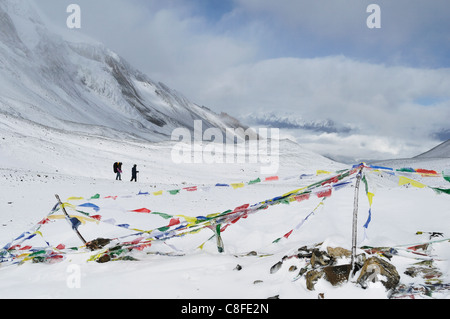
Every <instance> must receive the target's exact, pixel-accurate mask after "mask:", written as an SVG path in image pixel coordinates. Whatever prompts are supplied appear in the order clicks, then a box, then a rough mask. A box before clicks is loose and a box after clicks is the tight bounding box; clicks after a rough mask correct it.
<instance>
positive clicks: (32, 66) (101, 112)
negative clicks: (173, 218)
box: [0, 0, 243, 141]
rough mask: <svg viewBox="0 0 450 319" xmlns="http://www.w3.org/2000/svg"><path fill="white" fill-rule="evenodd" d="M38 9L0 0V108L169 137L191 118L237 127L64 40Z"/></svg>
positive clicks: (97, 48)
mask: <svg viewBox="0 0 450 319" xmlns="http://www.w3.org/2000/svg"><path fill="white" fill-rule="evenodd" d="M38 11H39V10H36V8H35V7H34V5H33V4H32V3H31V2H29V1H27V0H21V1H11V0H0V61H1V68H2V72H1V73H0V83H2V85H1V87H0V113H3V114H8V115H10V116H15V117H20V118H23V119H26V120H29V121H32V122H35V123H38V124H40V125H44V126H48V127H54V128H59V129H65V130H82V131H85V132H89V130H90V127H95V126H100V127H105V128H108V129H107V130H104V131H105V134H109V133H108V132H111V131H116V133H115V134H114V135H115V136H117V135H120V132H122V133H123V135H132V136H137V137H140V138H144V139H146V140H149V141H160V140H165V139H169V138H170V135H171V132H172V131H173V130H174V129H175V128H177V127H187V128H193V123H194V121H195V120H202V121H203V122H204V126H205V127H218V128H220V129H223V130H225V128H226V127H237V126H239V127H242V126H243V125H241V123H239V121H237V120H236V119H233V120H231V119H230V118H229V117H227V116H222V115H220V114H216V113H214V112H212V111H211V110H209V109H208V108H204V107H200V106H198V105H196V104H195V103H192V102H190V101H189V100H188V99H187V98H186V97H184V96H183V95H181V94H180V93H178V92H177V91H175V90H173V89H171V88H169V87H168V86H166V85H164V84H162V83H160V82H155V81H152V80H151V79H150V78H149V77H148V76H146V75H145V74H143V73H142V72H140V71H138V70H137V69H136V68H134V67H132V66H131V65H130V64H129V63H128V62H127V61H125V60H124V59H123V58H121V57H120V56H118V55H117V54H116V53H114V52H113V51H111V50H110V49H108V48H106V47H105V46H104V45H103V44H101V43H98V42H95V41H86V42H85V41H78V40H79V39H81V38H82V37H79V36H77V37H76V38H77V41H72V39H66V38H65V37H64V36H63V35H61V33H59V32H57V31H55V30H54V29H53V28H52V27H51V26H47V25H46V23H45V22H44V21H45V19H41V18H40V16H39V13H38ZM77 33H78V32H77ZM117 133H119V134H117Z"/></svg>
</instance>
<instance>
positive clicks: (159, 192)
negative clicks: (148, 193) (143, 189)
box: [153, 191, 163, 196]
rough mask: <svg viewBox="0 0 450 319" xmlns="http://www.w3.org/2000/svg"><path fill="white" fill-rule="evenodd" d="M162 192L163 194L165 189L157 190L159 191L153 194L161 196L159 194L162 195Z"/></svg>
mask: <svg viewBox="0 0 450 319" xmlns="http://www.w3.org/2000/svg"><path fill="white" fill-rule="evenodd" d="M162 194H163V191H157V192H154V193H153V195H155V196H159V195H162Z"/></svg>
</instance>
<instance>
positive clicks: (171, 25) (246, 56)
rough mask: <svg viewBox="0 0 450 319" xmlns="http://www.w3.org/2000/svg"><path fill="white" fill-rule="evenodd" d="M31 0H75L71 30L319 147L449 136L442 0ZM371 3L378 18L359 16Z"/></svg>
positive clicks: (60, 6) (395, 145) (448, 38)
mask: <svg viewBox="0 0 450 319" xmlns="http://www.w3.org/2000/svg"><path fill="white" fill-rule="evenodd" d="M36 2H37V3H38V6H39V7H40V8H41V9H42V11H43V12H44V13H45V14H46V15H47V16H48V17H49V19H50V20H52V22H54V23H55V24H56V25H59V26H61V27H62V28H67V27H66V19H67V17H68V16H69V14H68V13H67V12H66V8H67V6H68V5H69V4H71V3H76V4H78V5H79V6H80V8H81V29H80V30H71V32H83V33H85V34H87V35H89V36H91V37H93V38H95V39H97V40H99V41H101V42H103V43H104V44H105V45H106V46H107V47H109V48H110V49H112V50H113V51H115V52H117V53H118V54H119V55H121V56H122V57H124V58H125V59H127V60H128V61H129V62H130V63H131V64H132V65H133V66H135V67H136V68H138V69H139V70H141V71H143V72H144V73H146V74H147V75H148V76H149V77H150V78H152V79H153V80H155V81H161V82H164V83H165V84H167V85H169V86H170V87H172V88H174V89H176V90H177V91H179V92H181V93H183V94H184V95H185V96H186V97H187V98H189V99H190V100H191V101H193V102H195V103H197V104H199V105H205V106H208V107H209V108H211V109H213V110H214V111H216V112H221V111H224V112H227V113H229V114H231V115H233V116H236V117H238V118H245V119H248V120H249V121H250V118H249V117H248V116H251V119H253V120H255V118H256V120H258V121H259V120H260V119H261V118H264V122H263V123H265V124H266V125H273V126H275V127H276V126H278V127H281V128H284V127H286V128H290V129H283V134H284V136H290V137H291V138H293V139H296V140H297V141H298V142H299V143H300V144H303V145H305V146H306V147H308V148H310V149H312V150H315V151H317V152H319V153H321V154H325V155H332V156H335V157H337V154H339V155H341V156H346V157H350V158H365V159H369V158H375V159H381V158H399V157H410V156H414V155H418V154H419V153H421V152H424V151H426V150H428V149H429V148H431V147H433V146H436V145H437V144H439V143H440V142H441V141H443V140H446V139H449V138H450V122H449V119H450V18H449V17H450V5H449V4H448V0H395V1H392V0H37V1H36ZM370 4H377V5H379V8H380V12H381V15H380V17H381V19H380V23H381V28H373V29H370V28H368V26H367V19H368V18H369V16H370V15H371V14H372V12H367V7H368V6H369V5H370ZM268 114H270V116H267V115H268ZM271 120H273V121H272V122H271ZM252 123H253V122H252ZM260 123H261V122H260ZM320 123H322V124H323V125H322V126H321V124H320ZM255 125H256V124H255Z"/></svg>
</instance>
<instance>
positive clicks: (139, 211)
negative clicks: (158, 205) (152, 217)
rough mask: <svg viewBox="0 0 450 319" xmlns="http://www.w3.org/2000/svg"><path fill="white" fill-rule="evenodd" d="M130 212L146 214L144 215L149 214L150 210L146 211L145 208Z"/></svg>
mask: <svg viewBox="0 0 450 319" xmlns="http://www.w3.org/2000/svg"><path fill="white" fill-rule="evenodd" d="M132 212H135V213H146V214H148V213H151V210H150V209H147V208H140V209H135V210H132Z"/></svg>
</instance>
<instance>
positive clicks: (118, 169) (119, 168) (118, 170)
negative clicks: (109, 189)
mask: <svg viewBox="0 0 450 319" xmlns="http://www.w3.org/2000/svg"><path fill="white" fill-rule="evenodd" d="M113 169H114V173H116V181H117V180H119V181H121V180H122V176H121V174H122V162H115V163H114V165H113Z"/></svg>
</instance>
